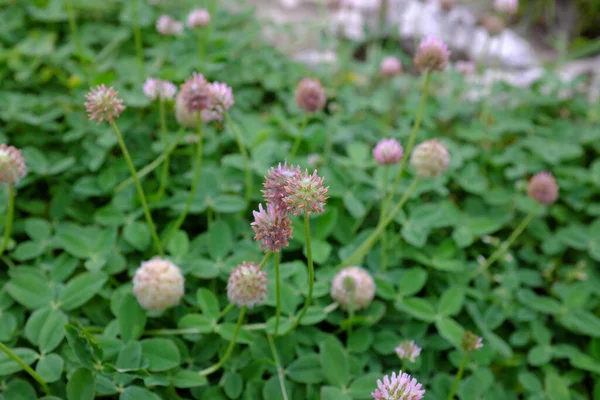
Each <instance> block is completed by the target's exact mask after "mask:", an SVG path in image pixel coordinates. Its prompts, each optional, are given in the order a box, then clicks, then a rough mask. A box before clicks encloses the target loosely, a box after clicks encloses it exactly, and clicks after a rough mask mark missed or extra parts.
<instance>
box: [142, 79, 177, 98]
mask: <svg viewBox="0 0 600 400" xmlns="http://www.w3.org/2000/svg"><path fill="white" fill-rule="evenodd" d="M176 93H177V86H175V85H174V84H172V83H171V82H169V81H164V80H162V79H155V78H148V79H146V82H144V94H145V95H146V97H147V98H149V99H150V100H156V99H161V100H173V98H174V97H175V94H176Z"/></svg>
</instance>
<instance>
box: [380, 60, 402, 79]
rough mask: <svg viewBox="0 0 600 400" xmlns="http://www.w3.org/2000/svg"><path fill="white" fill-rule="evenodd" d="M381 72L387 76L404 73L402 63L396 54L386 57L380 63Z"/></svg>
mask: <svg viewBox="0 0 600 400" xmlns="http://www.w3.org/2000/svg"><path fill="white" fill-rule="evenodd" d="M379 73H380V74H381V75H382V76H385V77H386V78H391V77H392V76H397V75H400V74H401V73H402V63H401V62H400V60H398V59H397V58H396V57H394V56H388V57H385V58H384V59H383V60H381V64H380V65H379Z"/></svg>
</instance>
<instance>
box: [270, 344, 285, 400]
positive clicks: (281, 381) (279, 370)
mask: <svg viewBox="0 0 600 400" xmlns="http://www.w3.org/2000/svg"><path fill="white" fill-rule="evenodd" d="M267 340H268V341H269V347H270V348H271V353H273V360H274V361H275V368H277V378H278V379H279V387H280V388H281V397H282V398H283V400H288V397H287V390H286V389H285V378H284V371H283V368H282V367H281V361H279V355H278V354H277V347H275V341H273V337H271V335H269V334H268V333H267Z"/></svg>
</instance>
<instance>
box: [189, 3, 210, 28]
mask: <svg viewBox="0 0 600 400" xmlns="http://www.w3.org/2000/svg"><path fill="white" fill-rule="evenodd" d="M208 24H210V13H209V12H208V11H207V10H205V9H203V8H198V9H195V10H192V11H191V12H190V13H189V14H188V17H187V26H188V28H202V27H205V26H207V25H208Z"/></svg>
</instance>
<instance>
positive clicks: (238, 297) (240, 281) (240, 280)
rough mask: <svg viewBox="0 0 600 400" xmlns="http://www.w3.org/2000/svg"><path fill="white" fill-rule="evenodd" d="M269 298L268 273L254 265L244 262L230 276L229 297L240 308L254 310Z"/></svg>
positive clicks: (228, 284) (228, 283) (228, 282)
mask: <svg viewBox="0 0 600 400" xmlns="http://www.w3.org/2000/svg"><path fill="white" fill-rule="evenodd" d="M266 296H267V273H266V272H265V271H261V270H260V269H259V268H258V267H257V266H256V265H254V264H253V263H247V262H245V261H244V262H243V263H242V264H240V265H239V266H238V267H237V268H235V269H234V270H233V271H231V274H230V275H229V280H228V281H227V297H228V298H229V301H230V302H231V303H233V304H235V305H236V306H238V307H244V306H246V307H248V308H253V307H254V306H256V305H257V304H260V303H261V302H262V301H263V300H264V299H265V297H266Z"/></svg>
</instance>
